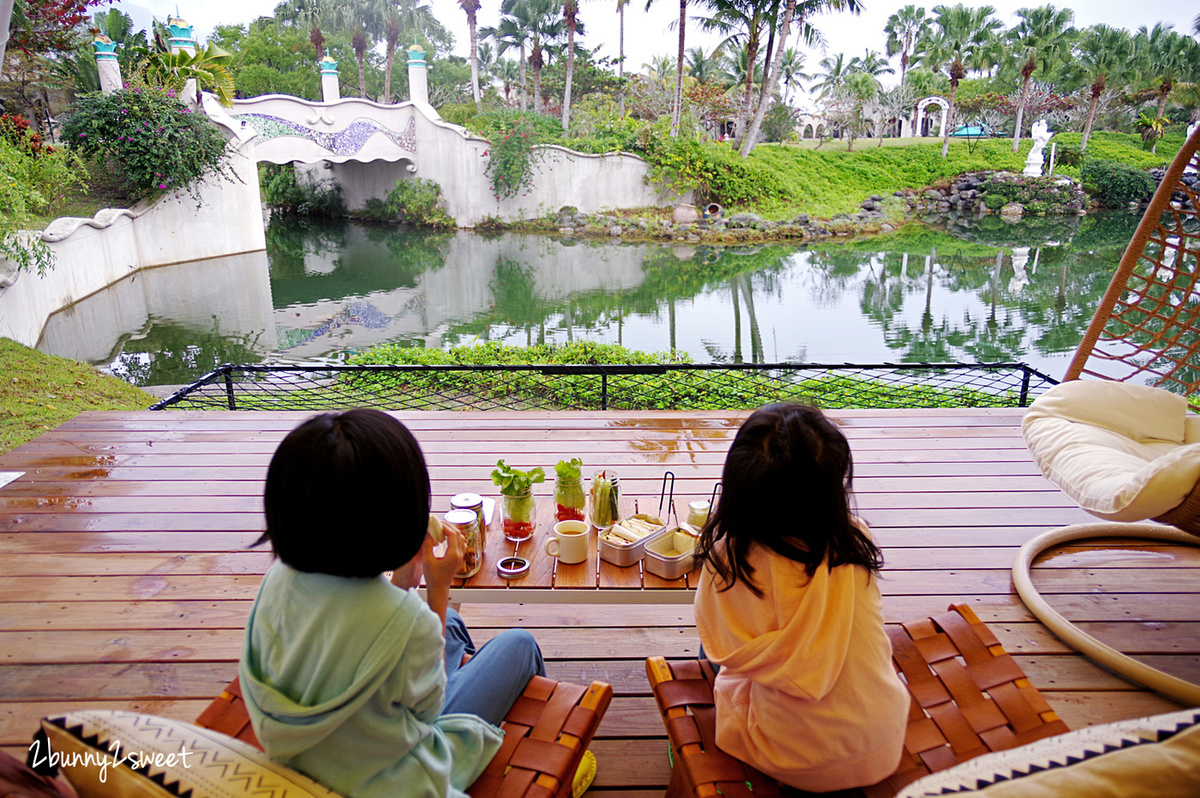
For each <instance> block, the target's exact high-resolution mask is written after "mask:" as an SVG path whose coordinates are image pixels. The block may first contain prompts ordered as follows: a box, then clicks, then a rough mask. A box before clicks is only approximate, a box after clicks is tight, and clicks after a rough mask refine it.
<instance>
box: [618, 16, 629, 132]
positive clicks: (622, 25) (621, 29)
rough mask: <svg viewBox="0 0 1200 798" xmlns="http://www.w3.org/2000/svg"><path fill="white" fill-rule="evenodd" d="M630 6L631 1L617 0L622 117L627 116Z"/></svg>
mask: <svg viewBox="0 0 1200 798" xmlns="http://www.w3.org/2000/svg"><path fill="white" fill-rule="evenodd" d="M627 5H629V0H617V18H618V20H619V24H618V28H617V31H618V33H617V80H618V81H620V82H621V95H620V97H619V98H618V99H617V106H618V108H619V110H620V111H621V116H625V6H627Z"/></svg>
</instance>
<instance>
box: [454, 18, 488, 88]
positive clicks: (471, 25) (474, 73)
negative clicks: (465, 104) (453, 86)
mask: <svg viewBox="0 0 1200 798" xmlns="http://www.w3.org/2000/svg"><path fill="white" fill-rule="evenodd" d="M458 6H459V8H461V9H462V10H463V13H465V14H466V15H467V30H468V31H470V35H471V53H470V55H471V96H472V97H473V98H475V110H477V111H479V110H482V108H483V105H482V102H481V101H480V97H479V31H478V30H477V29H476V19H475V15H476V14H477V13H478V12H479V8H480V3H479V0H458Z"/></svg>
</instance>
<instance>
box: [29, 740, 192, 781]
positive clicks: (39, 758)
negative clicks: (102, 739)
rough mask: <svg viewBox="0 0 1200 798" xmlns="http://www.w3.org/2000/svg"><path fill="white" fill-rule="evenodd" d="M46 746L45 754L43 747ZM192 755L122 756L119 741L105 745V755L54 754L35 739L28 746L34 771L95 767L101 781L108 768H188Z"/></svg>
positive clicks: (137, 753) (181, 751)
mask: <svg viewBox="0 0 1200 798" xmlns="http://www.w3.org/2000/svg"><path fill="white" fill-rule="evenodd" d="M43 743H45V748H46V750H45V752H43V751H42V744H43ZM194 753H195V751H188V750H187V749H186V748H182V747H181V748H180V749H179V752H178V753H167V752H165V751H129V752H128V753H125V754H122V753H121V741H120V740H113V741H112V742H111V743H109V744H108V751H107V752H106V751H99V750H96V751H55V750H54V749H53V748H52V747H51V746H50V741H49V740H44V739H37V740H34V741H33V743H32V744H31V745H30V746H29V763H30V766H31V767H33V768H34V769H35V770H37V769H42V768H47V767H66V768H75V767H97V768H100V781H101V782H104V781H106V780H107V778H108V768H109V767H110V766H111V767H120V766H121V765H127V766H128V767H130V768H131V769H133V770H140V769H141V768H146V767H160V768H166V767H174V766H175V764H176V762H178V763H179V764H180V765H182V766H183V767H185V768H187V767H191V765H190V764H189V763H188V760H187V758H188V757H189V756H191V755H192V754H194Z"/></svg>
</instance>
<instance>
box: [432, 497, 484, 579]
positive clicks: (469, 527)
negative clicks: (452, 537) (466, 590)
mask: <svg viewBox="0 0 1200 798" xmlns="http://www.w3.org/2000/svg"><path fill="white" fill-rule="evenodd" d="M442 518H443V519H445V521H446V523H447V524H450V525H451V526H453V527H455V528H456V529H458V531H459V532H461V533H462V536H463V539H464V540H465V541H466V543H467V551H466V553H465V554H464V555H463V561H462V567H460V568H459V569H458V573H456V574H455V576H456V577H459V578H461V579H466V578H468V577H471V576H474V575H475V574H477V573H478V572H479V567H480V566H481V565H483V535H481V534H480V532H479V516H477V515H476V514H475V513H474V512H473V511H471V510H451V511H450V512H448V513H446V514H445V515H443V516H442Z"/></svg>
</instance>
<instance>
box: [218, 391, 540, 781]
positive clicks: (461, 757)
mask: <svg viewBox="0 0 1200 798" xmlns="http://www.w3.org/2000/svg"><path fill="white" fill-rule="evenodd" d="M429 503H430V485H429V474H428V471H427V470H426V467H425V459H424V455H423V454H422V453H421V448H420V446H419V445H418V444H417V441H416V439H415V438H413V436H412V434H411V433H410V432H409V431H408V429H407V428H406V427H405V426H404V425H403V424H401V423H400V422H399V421H397V420H396V419H394V418H392V417H391V416H389V415H387V414H386V413H382V412H379V411H376V410H350V411H347V412H345V413H339V414H325V415H321V416H316V417H314V418H312V419H309V420H308V421H306V422H304V423H303V424H301V425H300V426H299V427H297V428H296V429H294V430H293V431H292V432H291V433H289V434H288V436H287V437H286V438H285V439H284V440H283V442H282V443H281V444H280V446H279V448H278V449H277V450H276V452H275V455H274V457H273V458H272V459H271V465H270V467H269V469H268V471H267V482H266V490H265V493H264V505H265V511H266V519H267V529H266V532H265V534H264V535H263V536H262V537H261V538H260V539H259V540H258V541H257V542H256V544H255V545H258V543H263V542H267V541H269V542H270V543H271V546H272V548H273V550H274V552H275V554H276V556H277V557H278V558H279V560H280V561H279V562H277V563H276V564H275V565H273V566H272V567H271V568H270V570H269V571H268V572H267V574H266V576H265V577H264V578H263V583H262V586H261V587H260V589H259V593H258V597H257V598H256V599H255V601H254V605H253V607H252V608H251V610H250V617H249V619H248V621H247V624H246V635H245V639H244V643H243V648H242V658H241V663H240V666H239V675H240V677H241V683H242V686H243V693H244V696H245V699H246V705H247V708H248V710H249V713H250V719H251V722H252V723H253V726H254V730H255V733H256V734H257V736H258V739H259V741H260V742H261V743H262V745H263V748H264V749H265V750H266V752H267V753H268V754H269V755H270V756H271V757H272V758H274V759H277V760H279V761H282V762H283V763H285V764H287V765H289V766H291V767H294V768H296V769H297V770H300V771H303V772H304V773H307V774H308V775H309V776H311V777H313V778H315V779H317V780H318V781H320V782H322V783H323V784H325V785H326V786H328V787H329V788H330V789H333V790H335V791H337V792H339V793H341V794H343V795H346V796H350V797H351V798H375V796H389V797H390V796H396V795H405V796H420V795H430V796H434V795H436V796H439V798H440V797H441V796H455V797H457V796H461V795H463V790H465V789H466V788H467V787H468V786H469V785H470V784H471V783H472V782H473V781H474V780H475V779H476V778H477V777H478V776H479V774H480V773H481V772H482V771H483V769H484V767H485V766H486V765H487V763H488V761H489V760H490V759H491V758H492V756H493V755H494V754H495V752H496V750H497V749H498V748H499V747H500V741H501V739H502V736H503V733H502V732H501V731H500V729H498V728H497V727H496V724H498V723H499V722H500V720H501V719H502V718H503V717H504V715H505V714H506V713H507V711H508V709H509V707H510V706H511V705H512V703H513V701H515V700H516V698H517V696H519V695H520V694H521V691H522V690H523V689H524V687H525V684H526V682H528V680H529V678H530V677H531V676H532V675H534V674H538V675H545V669H544V666H543V664H542V657H541V652H540V651H539V650H538V646H537V643H536V642H535V641H534V640H533V637H532V636H531V635H529V634H528V633H527V632H525V631H523V630H520V629H511V630H508V631H505V632H503V633H502V634H500V635H498V636H497V637H496V638H494V639H493V640H491V641H490V642H489V643H488V644H487V645H485V646H483V647H482V648H480V649H479V651H478V652H476V651H475V649H474V646H473V645H472V644H471V640H470V636H469V634H467V630H466V626H465V625H464V624H463V622H462V619H461V618H460V617H458V614H457V613H455V612H454V610H453V609H450V608H449V606H448V603H449V595H450V584H451V581H452V580H453V578H454V574H455V572H456V571H457V570H458V567H459V564H460V562H461V560H462V556H463V553H464V551H465V544H464V541H463V538H462V536H461V535H460V534H459V533H458V532H457V531H456V530H454V529H451V528H449V527H445V526H444V527H443V531H444V533H445V536H446V545H447V548H446V553H445V554H444V555H443V556H442V557H440V558H439V557H437V556H436V555H435V553H434V542H433V541H432V540H431V539H429V538H428V537H427V535H426V530H427V525H428V519H429ZM384 571H393V576H392V579H391V581H388V580H387V579H386V578H384V576H383V572H384ZM422 572H423V573H424V576H425V583H426V594H427V597H428V603H427V602H426V601H423V600H422V599H421V598H420V596H419V595H418V594H417V592H416V590H415V587H416V585H417V584H419V582H420V581H421V576H422ZM464 654H473V655H474V656H473V657H472V658H471V659H470V661H469V662H468V663H467V664H466V665H462V659H463V655H464Z"/></svg>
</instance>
